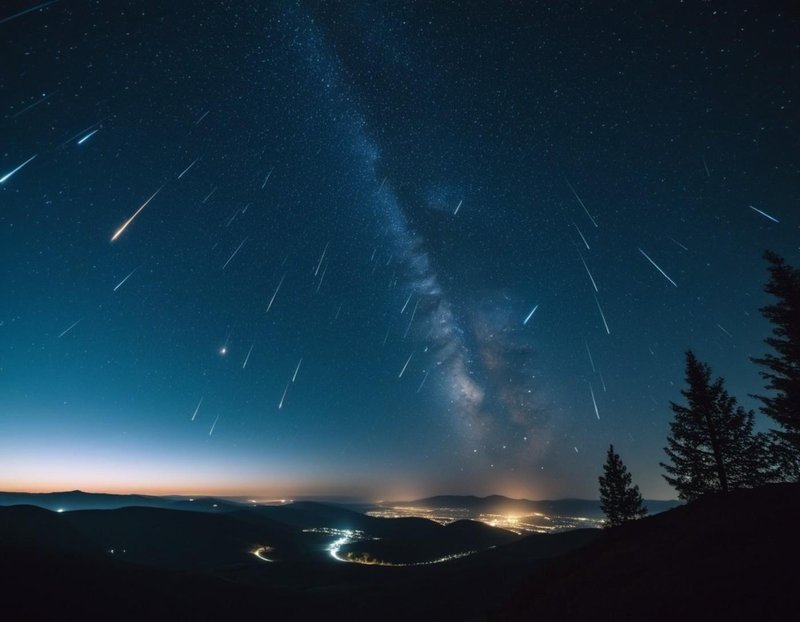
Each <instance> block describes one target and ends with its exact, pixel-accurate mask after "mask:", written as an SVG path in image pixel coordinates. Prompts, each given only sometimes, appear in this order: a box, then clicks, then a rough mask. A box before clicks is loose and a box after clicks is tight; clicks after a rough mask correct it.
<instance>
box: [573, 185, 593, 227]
mask: <svg viewBox="0 0 800 622" xmlns="http://www.w3.org/2000/svg"><path fill="white" fill-rule="evenodd" d="M567 185H568V186H569V189H570V190H572V194H574V195H575V198H576V199H577V201H578V203H580V204H581V207H582V208H583V211H584V212H586V215H587V216H588V217H589V220H591V221H592V224H593V225H594V226H595V229H596V228H597V223H596V222H595V220H594V218H592V215H591V214H590V213H589V210H588V209H586V206H585V205H584V204H583V201H582V200H581V198H580V197H579V196H578V193H577V192H575V188H573V187H572V184H571V183H569V182H567Z"/></svg>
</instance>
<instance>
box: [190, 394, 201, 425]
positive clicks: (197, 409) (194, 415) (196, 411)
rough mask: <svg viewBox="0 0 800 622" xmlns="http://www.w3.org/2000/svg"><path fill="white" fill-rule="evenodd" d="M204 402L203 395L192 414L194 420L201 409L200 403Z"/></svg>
mask: <svg viewBox="0 0 800 622" xmlns="http://www.w3.org/2000/svg"><path fill="white" fill-rule="evenodd" d="M202 403H203V398H202V397H201V398H200V401H199V402H197V408H195V409H194V414H193V415H192V421H194V418H195V417H197V413H198V412H199V411H200V404H202Z"/></svg>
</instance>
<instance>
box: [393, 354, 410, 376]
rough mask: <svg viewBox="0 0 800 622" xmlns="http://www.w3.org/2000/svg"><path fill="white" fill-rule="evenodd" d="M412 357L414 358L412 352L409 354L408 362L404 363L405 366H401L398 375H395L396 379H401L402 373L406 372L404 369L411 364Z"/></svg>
mask: <svg viewBox="0 0 800 622" xmlns="http://www.w3.org/2000/svg"><path fill="white" fill-rule="evenodd" d="M412 356H414V353H413V352H412V353H411V354H410V355H409V356H408V360H407V361H406V364H405V365H403V369H401V370H400V373H399V374H398V375H397V377H398V378H402V377H403V374H404V373H405V371H406V367H408V364H409V363H410V362H411V357H412Z"/></svg>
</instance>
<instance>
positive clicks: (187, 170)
mask: <svg viewBox="0 0 800 622" xmlns="http://www.w3.org/2000/svg"><path fill="white" fill-rule="evenodd" d="M199 159H200V158H197V159H195V161H194V162H192V163H191V164H190V165H189V166H187V167H186V168H185V169H183V172H182V173H181V174H180V175H178V179H180V178H181V177H183V176H184V175H186V173H188V172H189V170H190V169H191V168H192V167H193V166H194V165H195V164H197V160H199Z"/></svg>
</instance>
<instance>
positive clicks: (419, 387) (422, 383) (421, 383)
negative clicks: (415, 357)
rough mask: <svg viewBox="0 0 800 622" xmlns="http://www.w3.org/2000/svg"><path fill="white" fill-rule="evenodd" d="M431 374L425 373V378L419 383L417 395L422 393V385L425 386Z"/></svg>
mask: <svg viewBox="0 0 800 622" xmlns="http://www.w3.org/2000/svg"><path fill="white" fill-rule="evenodd" d="M429 373H430V372H427V371H426V372H425V376H423V378H422V382H420V383H419V386H418V387H417V393H419V392H420V391H422V385H424V384H425V381H426V380H427V379H428V374H429Z"/></svg>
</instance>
